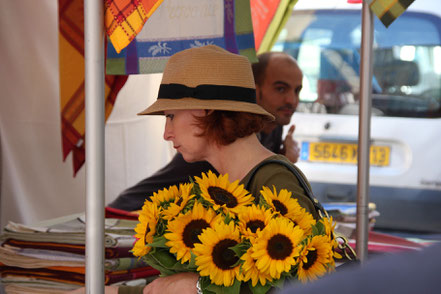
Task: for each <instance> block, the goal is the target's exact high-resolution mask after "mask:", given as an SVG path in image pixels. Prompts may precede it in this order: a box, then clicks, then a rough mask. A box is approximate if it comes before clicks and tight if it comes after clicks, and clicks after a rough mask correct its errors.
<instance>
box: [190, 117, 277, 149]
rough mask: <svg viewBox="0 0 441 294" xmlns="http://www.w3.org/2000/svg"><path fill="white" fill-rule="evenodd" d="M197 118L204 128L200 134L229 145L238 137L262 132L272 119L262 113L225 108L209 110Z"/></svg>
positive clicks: (198, 123)
mask: <svg viewBox="0 0 441 294" xmlns="http://www.w3.org/2000/svg"><path fill="white" fill-rule="evenodd" d="M195 119H196V126H198V127H199V128H201V130H202V132H201V133H200V134H198V135H199V136H201V137H202V136H203V137H206V138H207V139H208V140H209V141H211V142H215V143H217V144H218V145H229V144H231V143H233V142H234V141H236V140H237V139H238V138H245V137H248V136H250V135H251V134H253V133H257V132H260V131H261V130H262V128H263V127H264V125H265V124H266V123H267V122H269V121H270V119H269V118H268V117H266V116H264V115H260V114H254V113H248V112H237V111H224V110H213V111H209V110H207V115H205V116H199V117H195Z"/></svg>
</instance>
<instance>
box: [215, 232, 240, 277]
mask: <svg viewBox="0 0 441 294" xmlns="http://www.w3.org/2000/svg"><path fill="white" fill-rule="evenodd" d="M235 245H237V242H236V241H235V240H232V239H224V240H221V241H220V242H219V243H217V244H216V245H215V246H214V248H213V252H212V257H213V262H214V264H215V265H216V266H217V267H218V268H220V269H222V270H229V269H231V268H232V267H233V265H234V264H235V263H236V262H237V261H238V260H239V258H238V257H237V256H236V254H235V253H234V251H233V250H231V249H230V248H229V247H233V246H235Z"/></svg>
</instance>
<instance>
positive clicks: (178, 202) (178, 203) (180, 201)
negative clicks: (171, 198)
mask: <svg viewBox="0 0 441 294" xmlns="http://www.w3.org/2000/svg"><path fill="white" fill-rule="evenodd" d="M181 203H182V197H180V198H179V199H178V201H176V205H177V206H180V205H181Z"/></svg>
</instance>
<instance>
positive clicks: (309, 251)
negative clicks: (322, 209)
mask: <svg viewBox="0 0 441 294" xmlns="http://www.w3.org/2000/svg"><path fill="white" fill-rule="evenodd" d="M331 259H332V245H331V243H330V242H329V239H328V236H325V235H317V236H314V237H312V238H310V239H308V242H307V243H306V244H305V246H304V247H303V249H302V250H301V251H300V256H299V267H298V270H297V276H298V278H299V280H300V281H301V282H303V283H306V282H307V281H308V280H309V281H312V280H316V279H317V278H318V277H320V276H323V275H324V274H325V273H326V272H327V269H326V267H327V264H328V263H330V262H331Z"/></svg>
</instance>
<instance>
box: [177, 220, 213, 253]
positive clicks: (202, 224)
mask: <svg viewBox="0 0 441 294" xmlns="http://www.w3.org/2000/svg"><path fill="white" fill-rule="evenodd" d="M209 226H210V225H209V224H208V223H207V222H206V221H205V220H203V219H195V220H192V221H191V222H189V223H188V224H187V225H186V226H185V228H184V232H183V233H182V240H183V241H184V244H185V246H187V247H188V248H194V243H200V242H201V241H200V240H199V235H200V234H201V233H202V230H203V229H205V228H208V227H209Z"/></svg>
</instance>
